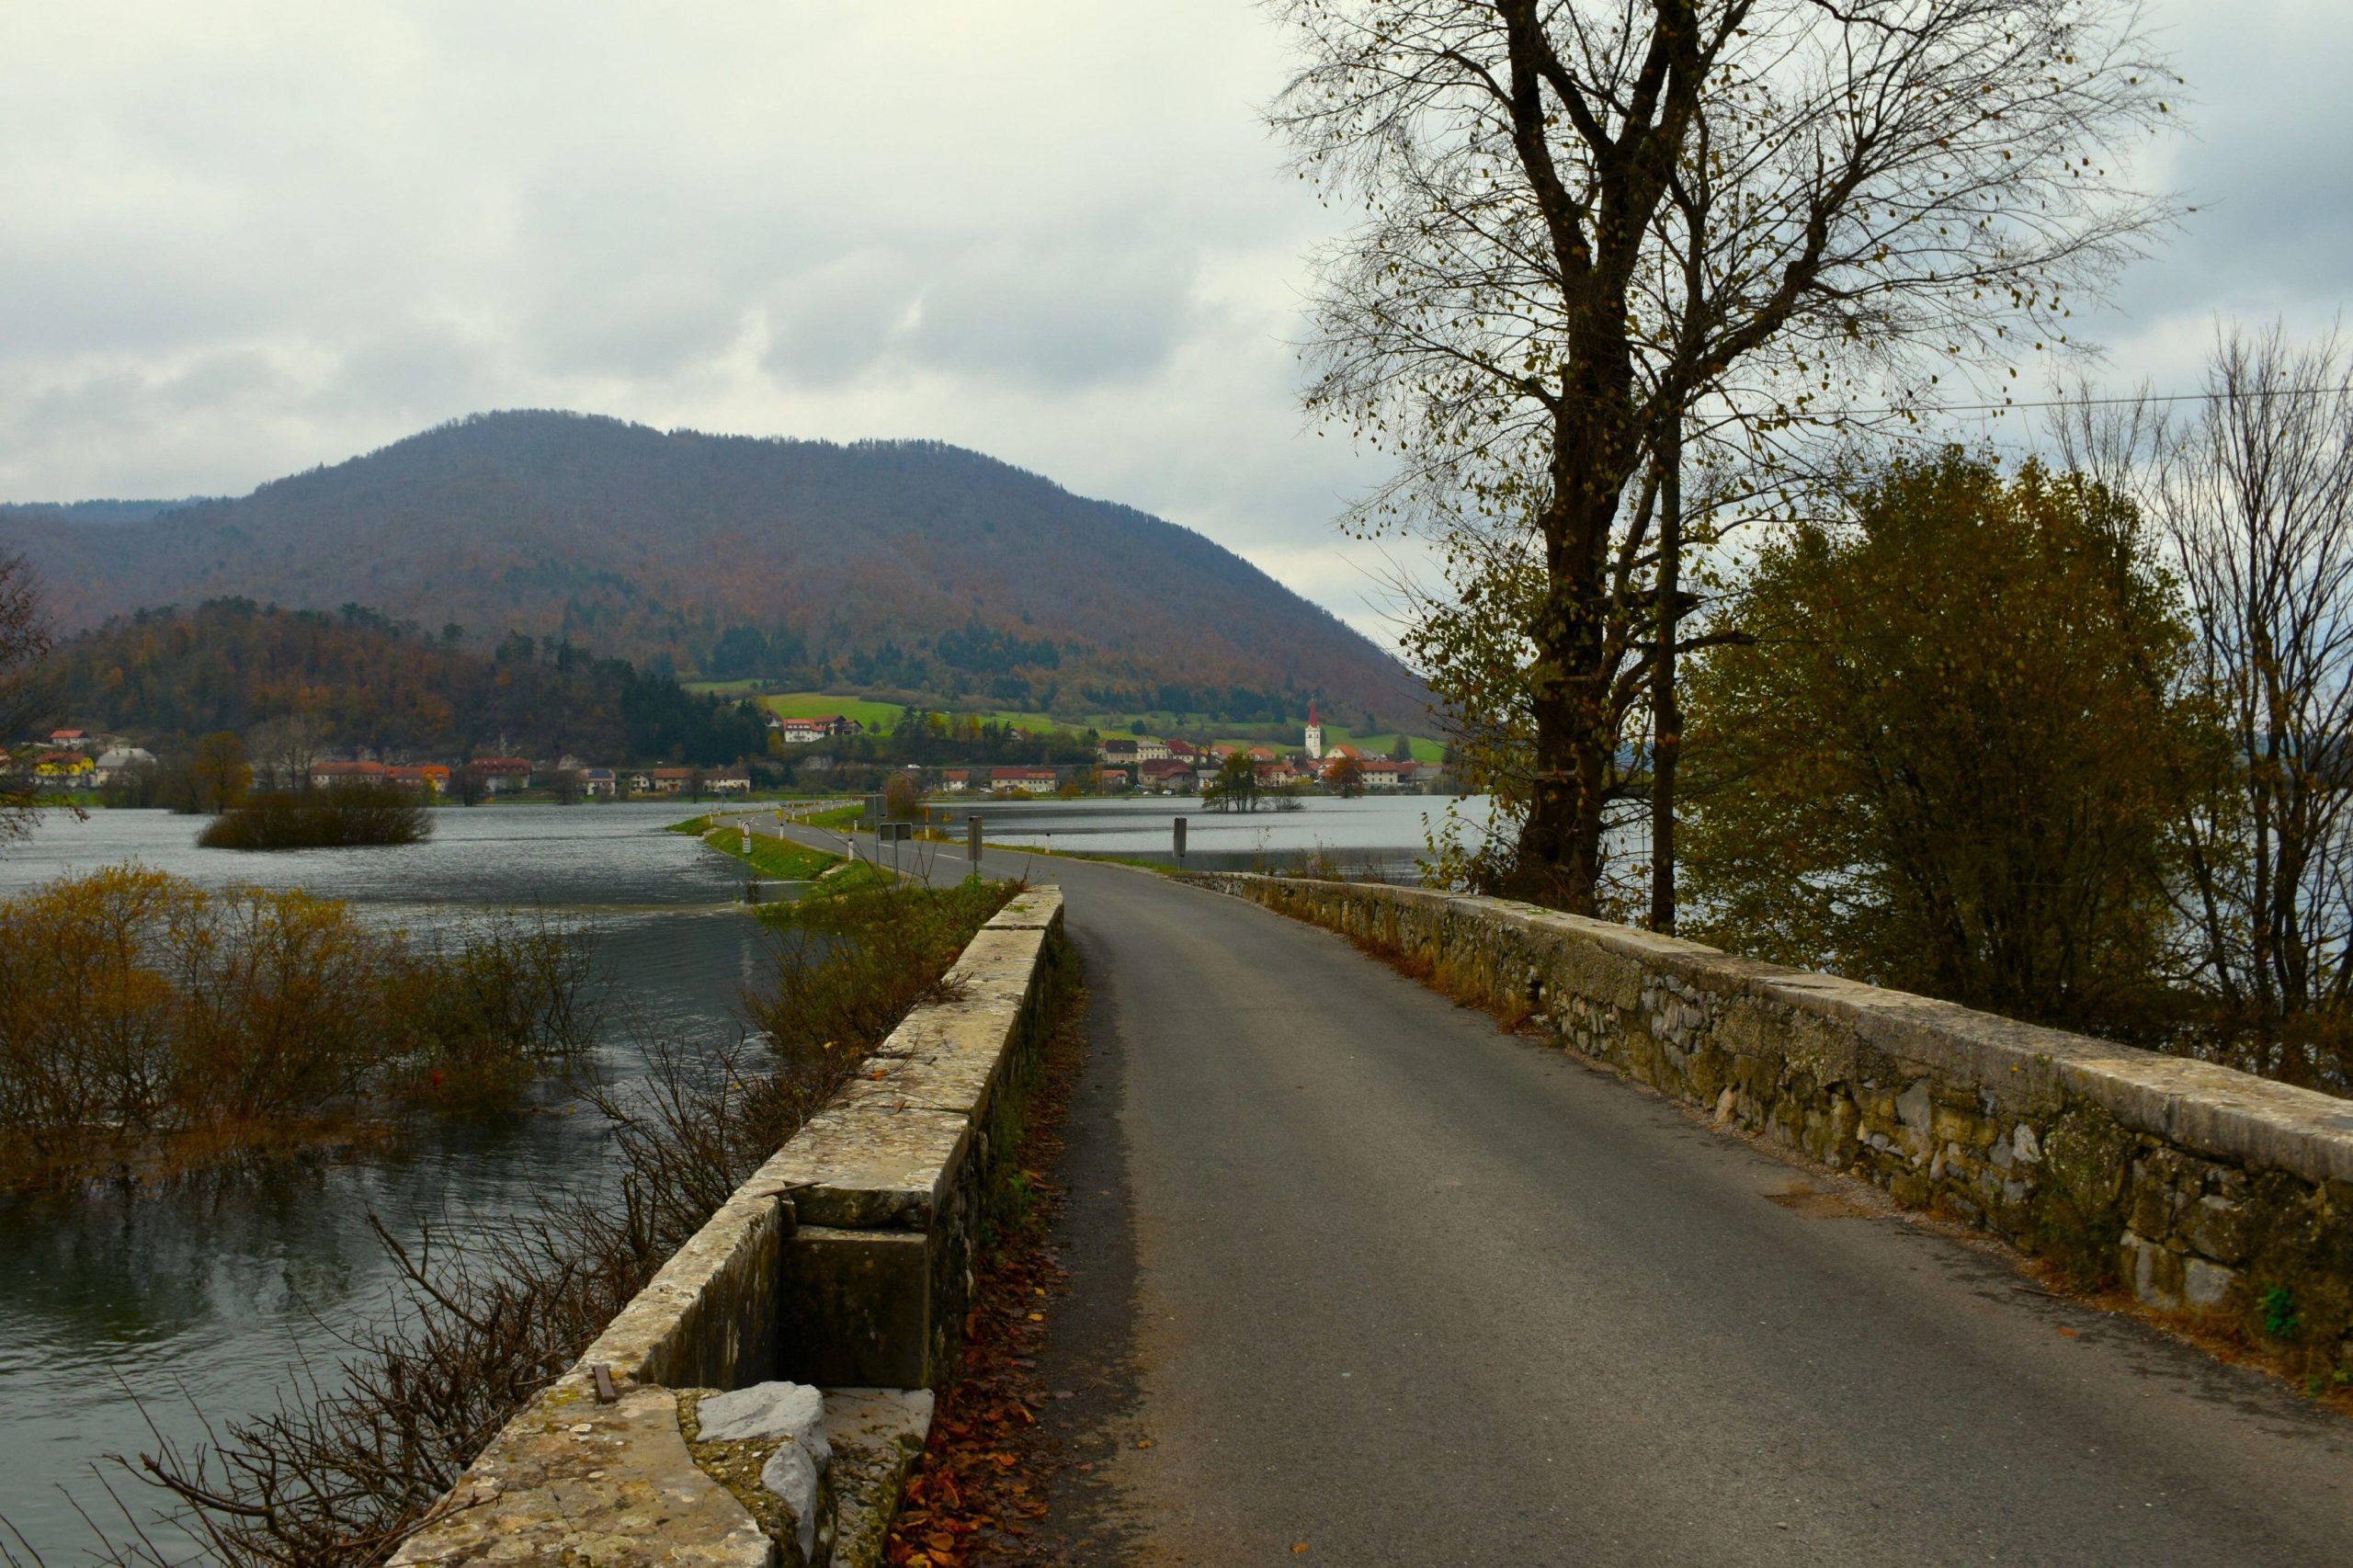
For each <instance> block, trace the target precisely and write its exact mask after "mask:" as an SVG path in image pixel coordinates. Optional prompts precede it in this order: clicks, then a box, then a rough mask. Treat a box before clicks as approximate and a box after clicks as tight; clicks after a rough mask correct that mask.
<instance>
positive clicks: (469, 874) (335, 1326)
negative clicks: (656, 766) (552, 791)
mask: <svg viewBox="0 0 2353 1568" xmlns="http://www.w3.org/2000/svg"><path fill="white" fill-rule="evenodd" d="M694 809H695V808H693V807H690V806H681V805H678V804H676V803H670V804H660V803H653V802H646V803H630V804H621V805H604V806H585V805H584V806H574V807H569V808H567V807H560V806H495V807H483V808H480V809H477V810H472V811H462V810H444V811H438V812H435V813H434V824H435V828H436V832H435V834H434V836H433V837H432V838H431V839H430V840H428V841H427V842H426V843H425V844H423V845H419V846H409V847H404V848H396V849H356V850H308V851H301V852H299V853H291V854H269V855H250V854H239V853H237V852H235V851H231V850H208V849H200V848H198V847H197V846H196V845H195V837H196V834H197V831H198V829H199V826H200V825H201V824H199V822H198V821H196V820H195V819H193V818H188V817H175V816H169V815H165V814H164V813H161V812H97V813H93V815H92V816H91V817H90V819H89V820H88V821H87V822H85V823H79V824H76V823H74V822H72V821H70V820H68V819H65V818H63V817H55V816H53V817H51V819H50V820H49V821H47V822H45V823H44V824H42V826H41V827H40V831H39V834H38V835H37V836H36V837H35V838H34V839H33V840H32V841H31V842H30V843H28V844H22V845H18V846H15V847H13V848H10V849H8V850H6V852H0V896H6V895H8V894H10V893H14V892H19V891H22V890H23V889H25V888H27V887H29V886H32V885H34V884H37V883H39V882H41V881H47V880H49V879H50V878H51V877H54V876H56V875H58V874H60V873H61V872H64V871H68V870H74V871H85V870H90V869H96V868H97V867H99V866H103V865H108V864H115V863H119V862H121V861H124V860H131V859H136V860H139V861H141V862H142V863H144V864H146V865H148V866H151V867H153V868H155V869H159V870H165V871H170V872H173V873H175V874H176V875H180V876H185V877H188V878H191V879H193V880H195V881H199V882H201V883H204V884H206V885H208V886H213V887H220V886H226V885H230V884H233V883H237V882H247V883H258V884H262V885H267V886H276V887H288V886H300V887H305V888H308V889H310V890H312V891H313V892H319V893H322V894H328V895H332V896H335V897H339V898H347V899H349V900H352V901H353V902H354V903H356V904H357V905H358V906H359V907H361V908H362V909H363V910H365V911H367V912H368V913H369V914H371V915H378V916H381V918H384V919H387V920H392V921H396V922H399V923H401V924H403V925H406V926H411V927H412V928H421V927H423V926H426V925H427V924H429V923H431V922H433V921H435V920H441V919H449V918H451V917H452V916H454V915H462V914H465V913H469V912H472V913H479V912H481V911H483V910H486V909H493V908H523V909H532V908H539V909H546V910H550V911H552V912H555V913H556V914H558V915H561V916H562V917H563V918H566V919H570V920H574V921H577V922H578V923H579V924H580V925H581V926H584V927H585V928H586V929H588V930H589V931H590V932H591V933H593V935H594V937H595V938H596V942H597V955H598V960H599V962H600V966H601V968H602V970H603V972H604V973H605V975H606V976H607V977H608V986H609V992H608V995H609V999H610V1002H611V1005H612V1006H611V1007H610V1009H609V1013H608V1023H607V1027H606V1029H605V1034H604V1040H603V1041H602V1045H601V1048H600V1053H601V1058H602V1060H601V1062H600V1063H599V1065H600V1067H601V1068H602V1069H603V1070H604V1071H605V1072H606V1073H607V1074H610V1075H612V1076H615V1077H618V1078H620V1079H624V1080H626V1079H627V1078H628V1077H630V1076H631V1075H632V1074H634V1073H635V1072H637V1071H639V1070H640V1069H641V1066H642V1062H641V1060H640V1058H639V1056H638V1054H637V1052H636V1051H635V1050H634V1049H633V1042H634V1041H635V1040H642V1039H644V1038H647V1034H648V1033H649V1032H652V1033H659V1034H664V1035H668V1036H671V1037H674V1038H679V1037H704V1036H707V1037H710V1038H719V1037H722V1036H728V1037H732V1035H733V1032H734V1029H735V998H736V996H737V995H738V994H739V992H740V990H741V988H742V986H743V985H744V984H745V983H747V982H751V981H754V980H755V979H756V975H757V973H758V971H759V967H760V964H761V960H762V956H763V951H764V949H763V946H762V943H761V940H760V931H759V927H758V926H756V924H755V923H754V922H753V921H752V920H750V919H748V918H746V917H745V914H744V912H743V908H742V905H741V904H740V903H736V902H735V901H736V900H739V899H740V898H741V896H742V880H741V878H740V877H739V876H738V875H737V874H736V866H735V863H734V862H733V861H732V860H729V859H726V858H722V857H721V856H718V855H715V854H712V853H711V852H710V851H709V850H707V849H705V848H704V847H702V846H700V845H699V844H698V843H696V842H695V840H693V839H692V838H690V837H687V836H685V835H678V834H669V833H664V832H661V831H660V830H661V828H663V827H664V826H665V825H666V824H669V823H672V822H676V821H677V820H679V819H680V818H681V817H683V816H686V815H688V813H689V812H692V811H693V810H694ZM612 1179H613V1172H612V1169H611V1165H610V1161H609V1153H608V1145H607V1139H606V1135H605V1133H604V1131H602V1128H601V1126H600V1125H599V1122H598V1119H597V1118H596V1117H594V1116H593V1115H591V1114H585V1113H582V1112H580V1110H579V1108H578V1107H577V1106H576V1105H575V1104H574V1103H571V1102H569V1101H567V1100H566V1099H564V1098H563V1097H562V1096H554V1095H551V1096H549V1097H548V1100H547V1103H545V1104H543V1105H541V1106H539V1107H538V1108H535V1109H534V1111H533V1112H532V1113H531V1114H528V1115H525V1116H521V1117H512V1118H502V1119H498V1120H497V1121H495V1122H494V1123H465V1124H459V1125H448V1124H444V1125H441V1126H438V1127H435V1128H432V1129H430V1130H428V1131H425V1132H423V1133H420V1134H418V1135H417V1136H415V1137H413V1138H411V1139H409V1140H408V1141H407V1142H404V1143H403V1144H402V1145H400V1146H399V1147H397V1148H395V1149H393V1150H391V1151H389V1152H386V1151H371V1152H367V1153H351V1154H345V1155H337V1156H320V1157H316V1158H312V1159H306V1160H303V1161H301V1162H299V1163H295V1164H290V1165H278V1166H276V1167H273V1168H272V1169H271V1170H270V1171H269V1173H268V1174H267V1176H249V1175H225V1176H211V1177H204V1178H195V1179H190V1180H187V1181H183V1182H179V1183H176V1184H173V1185H171V1186H169V1187H153V1186H148V1187H137V1186H131V1185H128V1184H99V1185H97V1186H95V1187H91V1188H89V1189H86V1190H85V1191H83V1192H81V1193H79V1194H77V1195H74V1197H72V1198H42V1199H26V1198H9V1197H5V1196H0V1515H5V1516H6V1518H7V1519H8V1521H9V1522H10V1523H11V1524H13V1525H14V1526H15V1527H16V1528H17V1529H19V1530H21V1531H22V1532H23V1534H24V1536H25V1537H26V1538H27V1539H28V1540H29V1542H30V1543H31V1544H32V1546H33V1547H34V1548H35V1549H37V1550H38V1551H40V1552H42V1553H43V1554H44V1555H45V1556H46V1557H47V1559H48V1561H49V1562H51V1563H52V1564H55V1563H61V1562H76V1561H80V1560H81V1554H82V1552H83V1551H84V1550H85V1546H86V1544H87V1543H88V1541H89V1540H90V1537H89V1533H88V1530H87V1528H86V1527H85V1525H84V1524H83V1523H82V1522H81V1520H80V1518H79V1517H77V1516H76V1514H75V1512H74V1501H76V1500H78V1501H79V1502H80V1503H81V1505H82V1506H85V1507H87V1508H89V1509H90V1511H91V1512H92V1513H93V1514H96V1515H98V1516H99V1517H100V1518H101V1520H102V1522H103V1521H104V1520H105V1519H106V1518H107V1517H109V1516H110V1514H111V1505H110V1504H109V1503H108V1498H107V1496H106V1493H105V1491H104V1490H103V1489H102V1488H101V1486H100V1484H99V1482H98V1479H97V1476H95V1475H94V1474H93V1466H94V1465H96V1466H98V1467H99V1468H100V1469H101V1470H105V1469H106V1468H107V1467H105V1466H104V1464H103V1456H105V1455H106V1454H108V1453H109V1452H112V1453H121V1454H125V1455H135V1454H136V1453H137V1452H139V1451H141V1450H142V1449H146V1450H151V1451H152V1450H153V1448H154V1446H155V1440H154V1437H153V1435H151V1434H150V1432H149V1431H148V1428H147V1423H148V1422H149V1421H153V1423H154V1424H155V1425H156V1426H158V1427H159V1428H161V1429H162V1430H163V1431H164V1432H165V1433H166V1434H167V1435H169V1436H170V1437H173V1438H174V1439H176V1440H177V1441H179V1442H181V1443H182V1444H187V1443H188V1442H190V1441H192V1440H193V1439H194V1438H195V1437H197V1436H198V1435H199V1430H200V1424H199V1420H198V1418H197V1415H196V1412H197V1411H198V1410H201V1411H202V1413H203V1414H204V1415H205V1416H207V1417H210V1419H212V1420H213V1421H215V1422H216V1423H217V1422H219V1421H221V1420H222V1419H223V1418H233V1417H235V1416H237V1415H244V1414H246V1413H249V1412H253V1411H257V1410H263V1409H267V1408H268V1407H270V1406H271V1405H273V1404H274V1403H277V1401H278V1399H279V1398H280V1397H290V1398H291V1397H299V1396H300V1393H301V1381H300V1379H301V1370H300V1369H301V1365H302V1364H303V1363H304V1362H305V1361H306V1360H307V1363H308V1365H309V1367H310V1369H311V1370H312V1371H313V1372H314V1373H316V1374H317V1375H318V1376H319V1377H321V1378H323V1379H329V1380H331V1379H332V1378H333V1377H334V1374H335V1355H336V1351H337V1340H336V1335H337V1332H338V1331H339V1330H341V1329H345V1328H347V1327H348V1326H349V1325H351V1324H354V1323H357V1322H358V1321H360V1320H362V1319H363V1318H364V1317H365V1316H366V1315H367V1314H368V1313H369V1312H371V1311H373V1310H374V1309H375V1308H376V1307H378V1306H379V1305H380V1304H381V1302H383V1301H384V1300H385V1299H386V1295H387V1292H388V1290H390V1288H391V1285H392V1274H391V1270H390V1269H389V1268H388V1267H386V1266H385V1262H384V1258H383V1255H382V1253H381V1248H380V1247H379V1245H378V1244H377V1243H376V1241H375V1239H374V1238H373V1237H372V1236H371V1235H370V1234H369V1230H368V1217H369V1215H370V1214H374V1215H376V1216H378V1217H379V1218H381V1220H382V1221H384V1222H385V1224H386V1225H387V1226H388V1227H389V1228H390V1229H392V1231H393V1232H394V1233H399V1234H403V1235H415V1233H417V1231H418V1229H419V1227H420V1226H422V1225H424V1224H426V1223H428V1222H430V1223H434V1224H437V1225H438V1223H439V1222H440V1221H443V1220H448V1221H452V1222H454V1223H455V1224H457V1225H459V1226H461V1227H462V1226H463V1225H464V1224H465V1223H466V1222H467V1221H470V1220H474V1221H479V1220H481V1219H483V1218H485V1217H494V1216H499V1215H505V1214H511V1213H515V1212H519V1211H522V1210H528V1209H529V1207H530V1205H531V1203H532V1200H533V1199H535V1198H536V1197H537V1196H538V1195H539V1194H540V1193H543V1192H550V1191H562V1190H582V1189H589V1190H593V1189H596V1188H597V1187H600V1186H603V1185H605V1184H608V1183H609V1182H610V1181H611V1180H612ZM108 1480H110V1481H111V1482H112V1483H113V1485H114V1488H115V1490H116V1491H117V1492H118V1493H119V1494H121V1496H122V1498H123V1500H124V1501H125V1502H126V1503H127V1504H129V1505H130V1506H131V1507H132V1508H133V1509H134V1510H138V1511H139V1512H140V1513H141V1515H142V1519H146V1518H150V1517H153V1512H154V1510H155V1508H156V1506H157V1501H156V1495H155V1494H153V1493H152V1492H150V1491H149V1490H148V1489H146V1488H142V1487H141V1486H139V1485H138V1484H137V1483H135V1482H132V1481H131V1479H130V1478H129V1477H128V1476H125V1475H123V1474H121V1473H120V1472H119V1471H112V1472H111V1473H109V1474H108ZM68 1492H70V1493H71V1494H72V1497H71V1498H70V1499H69V1497H68V1495H67V1494H68ZM158 1539H159V1540H166V1539H167V1538H165V1537H159V1538H158ZM0 1540H7V1536H6V1532H5V1531H0Z"/></svg>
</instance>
